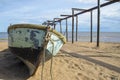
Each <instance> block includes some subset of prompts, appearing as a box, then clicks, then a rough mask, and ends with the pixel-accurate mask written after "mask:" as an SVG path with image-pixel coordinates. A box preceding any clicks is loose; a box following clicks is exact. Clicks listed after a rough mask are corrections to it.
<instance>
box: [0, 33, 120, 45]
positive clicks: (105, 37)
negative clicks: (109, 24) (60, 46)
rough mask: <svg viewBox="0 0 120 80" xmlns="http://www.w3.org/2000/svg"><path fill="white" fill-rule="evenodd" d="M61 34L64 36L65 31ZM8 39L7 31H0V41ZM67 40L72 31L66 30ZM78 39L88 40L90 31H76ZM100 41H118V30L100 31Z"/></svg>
mask: <svg viewBox="0 0 120 80" xmlns="http://www.w3.org/2000/svg"><path fill="white" fill-rule="evenodd" d="M63 35H64V36H65V37H66V34H65V32H63ZM92 39H93V42H96V40H97V32H93V38H92ZM4 40H5V41H6V40H8V33H7V32H0V41H4ZM68 41H72V32H71V31H69V32H68ZM74 41H76V33H74ZM78 41H81V42H90V32H87V31H86V32H85V31H81V32H80V31H79V32H78ZM100 42H113V43H120V32H100Z"/></svg>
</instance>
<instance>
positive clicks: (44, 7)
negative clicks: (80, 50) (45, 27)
mask: <svg viewBox="0 0 120 80" xmlns="http://www.w3.org/2000/svg"><path fill="white" fill-rule="evenodd" d="M104 2H107V1H106V0H101V4H102V3H104ZM96 5H97V0H0V32H7V28H8V26H9V25H10V24H18V23H32V24H42V23H43V22H44V21H46V20H53V18H56V17H60V14H71V8H83V9H89V8H91V7H93V6H96ZM76 13H77V12H76ZM93 14H94V16H93V26H94V27H93V30H94V31H96V23H97V22H96V19H97V18H96V16H97V15H96V10H95V11H94V13H93ZM68 21H69V23H68V24H69V31H70V30H71V19H69V20H68ZM57 26H58V27H59V24H57ZM62 26H63V29H64V30H65V28H64V27H65V21H62ZM89 28H90V13H85V14H82V15H79V31H89ZM57 30H59V29H58V28H57ZM101 31H104V32H105V31H107V32H120V3H114V4H112V5H109V6H106V7H104V8H101Z"/></svg>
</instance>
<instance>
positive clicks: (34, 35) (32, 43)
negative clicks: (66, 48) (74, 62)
mask: <svg viewBox="0 0 120 80" xmlns="http://www.w3.org/2000/svg"><path fill="white" fill-rule="evenodd" d="M25 25H26V26H28V27H27V28H23V27H22V26H21V27H17V28H13V29H10V30H9V31H8V45H9V48H10V50H11V52H12V53H13V54H15V55H16V56H17V57H18V58H19V59H21V60H22V61H23V62H24V63H25V64H26V65H27V66H28V68H29V69H30V74H31V75H32V74H33V73H34V72H35V70H36V67H37V66H38V64H37V62H38V60H39V59H38V58H40V57H41V56H42V53H41V51H42V50H43V43H44V41H45V36H46V30H42V29H41V30H40V29H36V28H34V26H33V28H29V25H27V24H25ZM16 26H17V25H16ZM10 27H11V26H10ZM50 34H51V37H50V40H49V41H48V44H47V48H46V50H45V55H46V60H49V59H50V58H51V55H52V50H53V49H54V51H53V55H56V54H57V53H58V51H59V50H60V48H61V47H62V45H63V44H64V42H63V41H62V40H61V39H60V38H59V37H58V36H57V35H56V34H54V33H52V32H50ZM53 43H54V47H53ZM39 62H40V61H39Z"/></svg>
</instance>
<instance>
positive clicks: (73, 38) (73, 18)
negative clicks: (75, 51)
mask: <svg viewBox="0 0 120 80" xmlns="http://www.w3.org/2000/svg"><path fill="white" fill-rule="evenodd" d="M72 43H74V10H73V9H72Z"/></svg>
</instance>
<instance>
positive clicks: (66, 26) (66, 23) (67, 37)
mask: <svg viewBox="0 0 120 80" xmlns="http://www.w3.org/2000/svg"><path fill="white" fill-rule="evenodd" d="M66 39H67V41H68V24H67V19H66Z"/></svg>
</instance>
